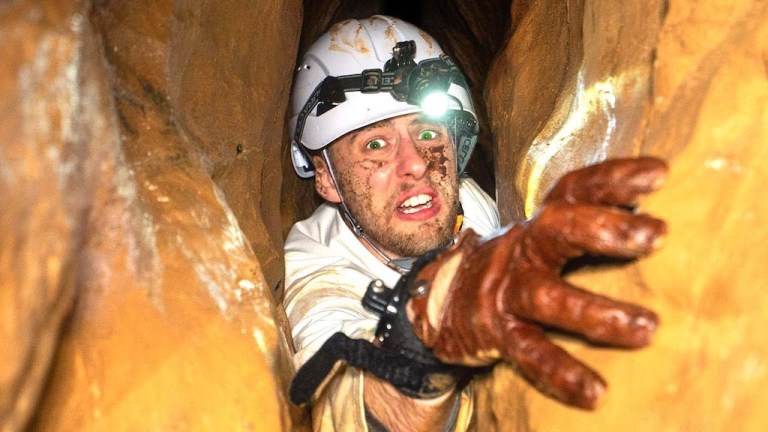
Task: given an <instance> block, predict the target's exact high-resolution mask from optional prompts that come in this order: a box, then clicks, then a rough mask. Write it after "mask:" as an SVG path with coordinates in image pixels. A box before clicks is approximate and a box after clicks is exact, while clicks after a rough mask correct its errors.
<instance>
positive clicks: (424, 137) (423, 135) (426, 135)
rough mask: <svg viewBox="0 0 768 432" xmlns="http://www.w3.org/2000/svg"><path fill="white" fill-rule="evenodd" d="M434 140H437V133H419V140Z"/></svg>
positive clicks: (431, 131) (429, 131)
mask: <svg viewBox="0 0 768 432" xmlns="http://www.w3.org/2000/svg"><path fill="white" fill-rule="evenodd" d="M435 138H437V132H435V131H433V130H425V131H421V133H420V134H419V139H420V140H433V139H435Z"/></svg>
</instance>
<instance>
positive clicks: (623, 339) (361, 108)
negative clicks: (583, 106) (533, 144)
mask: <svg viewBox="0 0 768 432" xmlns="http://www.w3.org/2000/svg"><path fill="white" fill-rule="evenodd" d="M292 99H293V101H292V102H293V116H292V118H291V123H290V126H291V129H290V130H291V133H292V134H293V137H292V138H293V139H292V157H293V163H294V166H295V168H296V171H297V173H298V174H299V175H300V176H302V177H311V176H313V175H314V177H315V188H316V190H317V192H318V194H319V195H320V196H321V197H322V198H323V199H324V200H325V201H326V202H325V203H324V204H322V205H321V206H320V207H319V208H318V209H317V210H316V211H315V213H314V214H313V215H312V216H311V217H310V218H309V219H307V220H305V221H301V222H299V223H297V224H296V225H295V226H294V227H293V229H292V230H291V232H290V234H289V236H288V239H287V241H286V247H285V250H286V255H285V258H286V296H285V301H284V304H285V307H286V312H287V314H288V317H289V320H290V323H291V326H292V333H293V338H294V343H295V345H296V351H297V352H296V356H295V363H296V365H297V366H303V368H302V369H300V371H299V375H297V378H296V379H295V380H294V387H297V388H299V390H300V391H296V394H301V393H302V392H303V393H306V394H304V395H303V396H300V397H299V398H298V399H299V401H301V400H303V399H302V398H307V397H308V396H311V395H314V399H313V401H312V404H313V425H314V428H315V429H316V430H363V431H364V430H392V431H395V430H430V431H431V430H467V429H469V428H471V414H472V398H471V385H467V381H468V380H470V379H471V376H472V374H473V373H474V371H476V370H477V369H476V368H478V367H482V366H488V365H492V364H493V363H494V362H496V361H499V360H506V361H514V362H516V364H517V365H518V366H519V367H520V370H521V372H522V373H523V374H524V375H525V376H526V377H527V378H529V379H530V380H531V381H533V382H534V383H535V384H536V385H537V386H538V387H540V388H541V389H542V390H543V391H545V392H547V393H549V394H551V395H552V396H553V397H555V398H558V399H559V400H562V401H563V402H565V403H569V404H572V405H575V406H579V407H583V408H592V407H594V404H595V403H596V400H597V398H598V397H599V395H600V394H601V393H602V391H603V390H604V387H605V383H604V382H603V380H602V378H600V376H599V375H597V374H596V373H595V372H594V371H592V370H591V369H589V368H587V367H586V366H584V365H583V364H581V363H580V362H578V361H577V360H575V359H573V358H572V357H570V356H569V355H568V354H567V353H566V352H565V351H563V350H562V349H560V348H559V347H557V346H555V345H553V344H551V343H550V342H549V341H548V340H547V339H546V337H545V335H544V333H543V330H542V329H541V325H540V324H538V323H541V324H543V325H547V326H558V327H561V328H563V329H565V330H567V331H571V332H576V333H579V334H582V335H584V336H585V337H586V338H588V339H590V340H593V341H596V342H599V343H605V344H612V345H618V346H625V347H638V346H642V345H645V344H647V343H648V341H649V338H650V336H651V334H652V333H653V331H654V329H655V326H656V317H655V315H654V314H653V313H652V312H650V311H647V310H645V309H643V308H640V307H636V306H633V305H628V304H624V303H619V302H615V301H612V300H610V299H606V298H603V297H599V296H595V295H592V294H589V293H586V292H584V291H581V290H578V289H577V288H575V287H570V286H568V285H567V284H566V283H565V282H563V281H561V280H560V279H559V270H560V268H561V267H562V265H563V264H564V263H565V261H566V260H568V259H569V258H573V257H576V256H579V255H581V254H583V253H585V252H589V253H602V254H607V255H616V256H622V257H636V256H640V255H643V254H646V253H648V252H650V251H651V250H652V249H653V248H654V247H656V245H657V243H658V239H659V238H661V236H662V235H663V234H664V231H665V228H664V225H663V223H662V222H661V221H658V220H656V219H653V218H650V217H648V216H643V215H635V214H632V213H630V212H627V211H625V210H623V209H621V207H627V206H630V205H631V204H633V202H634V200H635V199H636V198H637V197H638V196H639V195H641V194H643V193H646V192H649V191H651V190H653V189H654V188H656V187H658V186H659V180H660V179H661V178H662V177H663V175H664V172H665V167H664V165H663V163H661V162H660V161H656V160H652V159H642V160H638V161H616V162H612V163H607V164H603V165H598V166H595V167H590V168H587V169H585V170H581V171H578V172H575V173H573V174H572V175H569V176H566V177H565V178H564V179H563V180H562V181H561V182H560V183H559V184H558V185H557V186H556V187H555V188H554V189H553V191H552V193H551V194H550V196H549V198H548V199H547V201H546V202H545V204H544V205H543V206H542V211H541V213H540V214H539V215H538V216H537V217H535V218H533V219H532V220H531V221H528V222H526V223H525V224H521V225H520V226H515V227H508V228H507V229H505V230H499V220H498V213H497V210H496V207H495V204H494V203H493V201H492V200H491V199H490V197H488V196H487V195H486V194H485V193H484V192H482V190H481V189H480V188H479V187H478V186H477V184H475V183H474V182H473V181H472V180H471V179H469V178H467V177H465V176H462V175H461V173H462V171H463V169H464V167H465V166H466V164H467V161H468V159H469V156H470V154H471V151H472V147H473V146H474V144H475V140H476V138H477V119H476V116H475V113H474V108H473V106H472V101H471V98H470V95H469V89H468V86H467V84H466V82H465V80H464V78H463V76H462V75H461V73H460V72H459V71H458V69H457V68H456V66H455V65H454V64H453V62H452V61H451V60H450V59H449V58H447V57H446V56H444V55H443V52H442V50H441V48H440V46H439V45H438V44H437V42H436V41H435V40H434V39H432V38H431V37H430V36H429V35H427V34H426V33H424V32H423V31H421V30H419V29H418V28H416V27H414V26H412V25H410V24H407V23H404V22H402V21H400V20H397V19H395V18H391V17H384V16H374V17H371V18H369V19H366V20H360V21H357V20H349V21H345V22H342V23H339V24H337V25H335V26H333V27H332V28H331V30H330V31H329V32H328V33H326V34H325V35H323V36H322V37H321V38H320V39H319V40H318V41H317V42H316V43H315V44H313V45H312V47H310V49H309V50H308V52H307V53H306V54H305V56H304V60H303V62H302V63H301V65H300V66H299V68H298V71H297V75H296V80H295V84H294V91H293V97H292ZM617 185H619V186H617ZM621 185H626V186H621ZM596 221H599V222H596ZM459 232H461V235H460V236H458V237H459V240H458V242H456V243H455V244H454V241H455V240H456V238H457V233H459ZM419 257H425V258H422V259H419V260H417V258H419ZM375 281H380V282H375ZM372 282H373V283H372ZM382 287H385V288H382ZM381 293H387V294H385V295H382V294H381ZM374 338H376V340H375V341H374ZM370 341H374V343H373V344H371V343H369V342H370ZM339 358H340V359H343V360H345V361H346V362H340V363H336V366H335V369H334V370H333V371H332V373H330V375H329V379H327V380H326V381H325V382H324V383H323V385H320V386H319V388H317V389H315V387H316V384H319V383H320V381H321V380H322V379H323V378H324V377H325V373H326V372H327V371H328V369H329V368H330V366H331V365H333V364H334V363H335V360H336V359H339ZM305 382H311V384H309V385H306V386H305V388H302V386H304V384H305ZM293 395H294V389H293V388H292V396H293Z"/></svg>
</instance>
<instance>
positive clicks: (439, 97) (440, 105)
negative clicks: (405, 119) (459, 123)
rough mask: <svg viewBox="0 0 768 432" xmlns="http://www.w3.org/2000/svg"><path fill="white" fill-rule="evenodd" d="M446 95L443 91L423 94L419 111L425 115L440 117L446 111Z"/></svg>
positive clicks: (447, 102)
mask: <svg viewBox="0 0 768 432" xmlns="http://www.w3.org/2000/svg"><path fill="white" fill-rule="evenodd" d="M448 104H449V99H448V95H447V94H445V93H443V92H439V91H437V92H434V93H430V94H427V95H425V96H424V97H423V98H422V99H421V103H420V104H419V105H420V106H421V112H423V113H424V114H425V115H426V116H427V117H432V118H440V117H442V116H444V115H445V113H446V112H447V111H448V107H449V106H448Z"/></svg>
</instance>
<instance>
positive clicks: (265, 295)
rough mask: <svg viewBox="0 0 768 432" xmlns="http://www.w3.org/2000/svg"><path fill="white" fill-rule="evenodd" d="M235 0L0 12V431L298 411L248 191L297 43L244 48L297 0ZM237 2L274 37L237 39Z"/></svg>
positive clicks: (261, 166)
mask: <svg viewBox="0 0 768 432" xmlns="http://www.w3.org/2000/svg"><path fill="white" fill-rule="evenodd" d="M233 6H237V7H234V8H233ZM245 6H246V5H245V4H241V5H219V4H218V3H216V2H210V3H198V4H196V5H194V6H185V5H178V4H173V3H172V2H159V3H158V2H149V3H147V2H130V3H127V2H97V3H95V4H91V3H90V2H75V1H72V2H53V1H51V2H42V3H36V2H16V3H13V4H8V5H4V6H3V7H2V9H0V12H2V15H1V17H2V20H3V21H2V22H3V26H2V29H3V31H4V33H5V34H4V35H3V44H2V49H3V54H4V57H5V58H10V59H12V60H13V61H12V62H4V63H3V67H4V68H6V67H7V69H8V70H5V71H4V72H6V73H4V74H3V77H4V79H3V81H2V82H3V87H2V89H3V95H4V97H3V99H2V100H3V101H6V100H9V101H10V104H6V105H5V106H4V109H3V112H4V113H6V114H5V115H10V119H11V120H12V121H6V119H7V118H4V120H3V128H2V134H1V135H0V136H2V142H3V147H2V149H3V153H2V155H3V156H2V157H3V162H2V166H3V177H2V178H3V185H2V187H3V191H4V192H3V196H4V197H6V198H5V209H4V211H3V231H2V232H3V236H2V243H0V244H2V248H1V249H0V250H2V251H3V252H2V254H3V257H4V258H3V260H2V262H3V270H2V291H1V292H2V295H3V298H4V299H7V301H3V302H2V305H3V311H2V313H3V317H4V319H3V322H4V323H6V324H4V328H3V332H4V334H8V335H9V336H10V337H9V338H8V339H6V340H5V341H4V345H7V346H11V347H14V349H13V350H7V351H6V350H3V354H2V355H3V356H4V358H3V360H4V361H3V362H2V364H3V366H2V368H3V377H4V379H3V382H2V385H3V391H2V394H3V397H4V400H3V405H2V417H1V418H0V421H2V426H3V430H24V425H25V424H29V425H30V428H31V429H33V430H80V429H96V430H120V429H126V428H127V429H135V428H142V429H159V430H167V429H180V430H294V429H298V430H301V428H303V427H305V426H306V422H305V421H304V418H305V417H304V413H303V412H301V411H300V410H298V409H296V408H294V407H292V406H291V405H290V404H288V403H287V402H286V399H285V390H284V389H286V388H287V382H288V380H289V379H290V376H291V375H292V367H291V365H290V360H289V341H288V340H287V338H288V336H287V334H288V333H287V332H286V331H285V329H284V327H282V326H283V321H282V316H283V315H282V311H281V310H280V308H278V307H276V303H275V300H274V296H275V295H276V294H277V293H275V292H274V288H275V287H277V286H278V282H279V280H280V278H281V277H282V274H281V273H282V260H281V253H280V248H281V246H280V244H281V240H280V230H279V223H278V222H276V221H277V220H278V219H279V218H278V217H277V215H278V207H277V206H276V205H274V204H273V205H270V206H264V208H263V209H262V203H261V202H260V200H259V199H256V198H258V197H261V196H263V195H266V194H264V193H262V188H266V187H270V188H271V187H272V184H274V183H276V182H277V183H279V178H280V168H279V167H280V164H279V161H278V160H277V156H274V157H272V155H275V154H279V150H278V146H280V139H281V136H282V128H281V126H282V114H281V113H282V112H283V111H284V108H285V102H280V101H283V100H284V99H285V95H286V94H287V91H288V88H289V84H290V72H291V69H292V67H293V59H292V58H287V59H285V60H284V61H282V62H280V61H272V62H270V63H269V64H267V63H266V62H254V61H253V60H252V59H253V58H254V57H257V56H258V53H260V52H263V51H265V50H272V51H280V50H288V51H292V50H294V49H295V46H296V44H297V42H298V31H297V29H295V28H291V27H290V26H286V25H285V24H284V22H297V21H296V17H297V16H300V11H299V9H298V8H297V5H296V4H291V3H285V4H277V5H272V6H269V7H263V8H261V9H259V10H258V12H256V11H254V10H252V9H249V8H247V7H245ZM238 10H248V11H250V12H249V13H250V15H249V14H248V13H242V12H239V13H238ZM236 17H240V18H243V19H244V21H243V22H239V24H240V25H242V26H246V25H247V23H251V24H252V23H253V22H254V21H263V22H261V23H260V25H261V26H262V28H263V29H264V30H265V31H270V30H274V31H276V32H277V31H278V30H277V28H278V27H279V28H280V29H281V30H280V31H282V32H283V35H284V37H283V38H275V39H274V40H271V39H262V38H256V37H254V38H240V37H235V34H234V33H229V30H226V29H234V28H233V27H232V26H230V25H229V23H230V22H236V21H237V20H236V19H235V18H236ZM267 23H269V25H272V26H273V27H271V28H270V27H269V25H268V24H267ZM223 29H224V30H223ZM238 31H240V30H238ZM242 33H245V32H242ZM6 36H9V37H8V38H6ZM14 42H15V43H14ZM264 45H267V47H265V46H264ZM18 47H22V48H23V49H22V50H19V49H18ZM214 47H219V48H220V49H218V50H217V51H214V50H213V48H214ZM276 71H278V72H281V73H276ZM5 95H8V96H9V98H7V99H6V97H5ZM273 104H276V106H275V105H273ZM270 146H272V147H270ZM271 219H275V221H273V222H268V223H265V222H264V221H270V220H271ZM267 225H269V226H272V227H274V228H272V229H267V228H266V226H267ZM246 233H247V234H246ZM257 253H258V254H257ZM5 257H8V259H6V258H5ZM270 268H271V270H270ZM6 317H7V318H8V319H5V318H6ZM5 356H7V358H5ZM6 360H7V361H6ZM6 395H7V396H6ZM265 395H266V396H265Z"/></svg>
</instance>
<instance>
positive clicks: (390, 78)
mask: <svg viewBox="0 0 768 432" xmlns="http://www.w3.org/2000/svg"><path fill="white" fill-rule="evenodd" d="M415 51H416V43H415V42H414V41H412V40H411V41H404V42H398V43H397V44H396V45H395V47H394V48H393V50H392V58H391V59H390V60H388V61H387V62H386V63H385V64H384V69H383V70H382V69H366V70H364V71H363V72H362V73H361V74H357V75H344V76H338V77H334V76H328V77H326V78H325V79H324V80H323V82H322V83H320V85H318V86H317V88H315V90H314V92H313V93H312V95H311V96H310V97H309V99H308V100H307V102H306V104H304V107H303V109H302V110H301V112H300V113H299V115H298V118H297V123H296V129H295V133H294V142H301V135H302V133H303V131H304V123H305V122H306V119H307V117H308V116H309V115H310V113H312V112H313V111H314V110H315V109H317V111H316V115H318V116H321V115H323V114H324V113H326V112H328V111H330V110H331V109H333V108H334V107H336V106H338V105H339V104H341V103H344V101H346V99H347V98H346V96H345V93H347V92H360V93H379V92H383V91H388V92H389V93H390V94H391V95H392V97H393V98H394V99H395V100H397V101H400V102H406V103H408V104H410V105H415V106H420V107H421V108H422V111H423V112H424V114H426V115H427V116H430V117H441V116H443V115H444V114H445V113H446V112H447V111H448V110H449V109H455V110H462V109H464V107H463V106H462V104H461V102H460V101H459V100H458V99H457V98H456V97H454V96H452V95H451V94H450V93H449V89H450V87H451V85H458V86H460V87H462V88H463V89H464V91H466V92H468V86H467V83H466V81H465V80H464V76H463V75H462V74H461V72H460V71H459V70H458V68H457V67H456V65H455V64H454V63H453V60H451V58H450V57H448V56H446V55H441V56H440V57H437V58H431V59H427V60H423V61H421V62H420V63H418V64H417V63H416V62H415V61H414V55H415Z"/></svg>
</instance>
